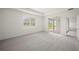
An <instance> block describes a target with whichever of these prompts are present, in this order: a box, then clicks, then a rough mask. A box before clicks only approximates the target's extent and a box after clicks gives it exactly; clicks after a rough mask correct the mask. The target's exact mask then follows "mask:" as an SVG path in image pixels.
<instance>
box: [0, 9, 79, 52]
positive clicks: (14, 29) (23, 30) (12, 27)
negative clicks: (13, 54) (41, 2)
mask: <svg viewBox="0 0 79 59" xmlns="http://www.w3.org/2000/svg"><path fill="white" fill-rule="evenodd" d="M0 51H79V9H78V8H0Z"/></svg>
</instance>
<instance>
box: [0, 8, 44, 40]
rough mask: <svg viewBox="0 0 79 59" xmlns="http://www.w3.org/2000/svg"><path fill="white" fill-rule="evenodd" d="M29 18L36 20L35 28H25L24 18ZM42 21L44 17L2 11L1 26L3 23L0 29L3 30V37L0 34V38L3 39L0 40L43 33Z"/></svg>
mask: <svg viewBox="0 0 79 59" xmlns="http://www.w3.org/2000/svg"><path fill="white" fill-rule="evenodd" d="M2 14H3V15H2ZM29 16H30V17H34V18H36V26H35V27H24V24H23V22H24V18H26V17H29ZM1 18H2V19H1ZM42 20H43V16H36V15H32V14H28V13H25V12H21V11H18V10H16V9H8V8H7V9H6V8H5V9H0V24H1V22H2V21H3V23H2V24H1V26H0V28H1V29H2V31H1V29H0V31H1V32H2V33H3V35H2V34H1V32H0V36H2V38H0V39H6V38H11V37H16V36H19V35H24V34H29V33H34V32H39V31H43V25H42ZM2 25H3V26H2Z"/></svg>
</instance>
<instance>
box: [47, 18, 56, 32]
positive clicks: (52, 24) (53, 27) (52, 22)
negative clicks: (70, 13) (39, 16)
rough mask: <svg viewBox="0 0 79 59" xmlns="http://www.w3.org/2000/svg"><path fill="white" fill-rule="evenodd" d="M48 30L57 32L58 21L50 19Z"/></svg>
mask: <svg viewBox="0 0 79 59" xmlns="http://www.w3.org/2000/svg"><path fill="white" fill-rule="evenodd" d="M48 30H49V31H55V30H56V20H55V19H52V18H48Z"/></svg>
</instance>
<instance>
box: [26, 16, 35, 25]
mask: <svg viewBox="0 0 79 59" xmlns="http://www.w3.org/2000/svg"><path fill="white" fill-rule="evenodd" d="M24 26H35V18H31V17H30V18H26V19H24Z"/></svg>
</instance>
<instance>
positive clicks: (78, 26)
mask: <svg viewBox="0 0 79 59" xmlns="http://www.w3.org/2000/svg"><path fill="white" fill-rule="evenodd" d="M77 38H78V40H79V15H78V16H77Z"/></svg>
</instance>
